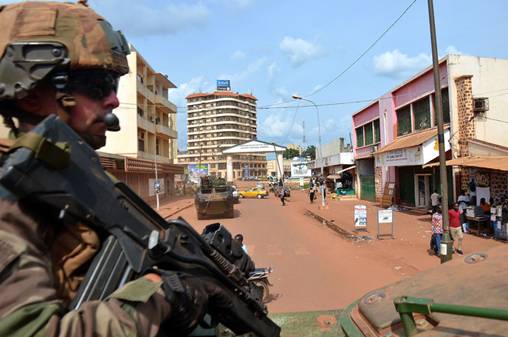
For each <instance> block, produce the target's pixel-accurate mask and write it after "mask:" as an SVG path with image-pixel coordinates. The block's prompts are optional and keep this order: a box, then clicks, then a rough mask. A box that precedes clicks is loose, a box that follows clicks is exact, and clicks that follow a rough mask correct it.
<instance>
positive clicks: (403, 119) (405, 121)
mask: <svg viewBox="0 0 508 337" xmlns="http://www.w3.org/2000/svg"><path fill="white" fill-rule="evenodd" d="M408 133H411V108H410V106H409V105H407V106H405V107H403V108H401V109H398V110H397V136H402V135H407V134H408Z"/></svg>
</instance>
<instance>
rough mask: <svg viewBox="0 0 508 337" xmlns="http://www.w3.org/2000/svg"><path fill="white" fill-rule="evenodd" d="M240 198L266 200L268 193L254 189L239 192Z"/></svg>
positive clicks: (261, 189)
mask: <svg viewBox="0 0 508 337" xmlns="http://www.w3.org/2000/svg"><path fill="white" fill-rule="evenodd" d="M238 195H239V197H240V198H258V199H261V198H266V197H267V196H268V192H267V191H266V190H265V189H264V188H259V187H253V188H249V189H248V190H245V191H240V192H238Z"/></svg>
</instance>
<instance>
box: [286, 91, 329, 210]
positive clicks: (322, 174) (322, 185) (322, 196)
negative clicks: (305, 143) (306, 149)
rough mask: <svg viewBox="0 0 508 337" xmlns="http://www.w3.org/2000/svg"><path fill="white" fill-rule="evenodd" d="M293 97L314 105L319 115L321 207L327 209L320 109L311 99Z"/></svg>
mask: <svg viewBox="0 0 508 337" xmlns="http://www.w3.org/2000/svg"><path fill="white" fill-rule="evenodd" d="M292 97H293V99H296V100H302V101H306V102H309V103H311V104H312V105H314V108H316V115H317V122H318V143H319V157H320V158H319V159H320V167H321V178H322V179H323V183H322V184H320V186H319V188H320V190H321V207H323V208H325V206H326V200H325V190H326V186H325V185H326V178H325V175H324V168H323V165H324V162H323V150H322V146H321V122H320V120H319V108H318V106H317V105H316V103H314V101H311V100H310V99H306V98H303V97H301V96H298V95H293V96H292ZM316 154H317V153H316ZM316 162H317V155H316Z"/></svg>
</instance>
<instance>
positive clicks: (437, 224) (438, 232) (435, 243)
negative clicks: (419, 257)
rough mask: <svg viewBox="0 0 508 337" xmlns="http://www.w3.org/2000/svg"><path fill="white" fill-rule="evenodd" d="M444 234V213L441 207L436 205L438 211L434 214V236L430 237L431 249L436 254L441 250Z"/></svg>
mask: <svg viewBox="0 0 508 337" xmlns="http://www.w3.org/2000/svg"><path fill="white" fill-rule="evenodd" d="M442 235H443V214H441V207H439V206H438V207H436V212H435V213H434V214H432V237H431V239H430V251H429V252H434V254H435V255H439V254H440V252H441V236H442Z"/></svg>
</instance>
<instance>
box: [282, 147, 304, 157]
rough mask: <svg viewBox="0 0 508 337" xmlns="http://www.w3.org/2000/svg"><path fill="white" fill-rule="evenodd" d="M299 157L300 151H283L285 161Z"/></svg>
mask: <svg viewBox="0 0 508 337" xmlns="http://www.w3.org/2000/svg"><path fill="white" fill-rule="evenodd" d="M299 156H300V151H298V150H296V149H286V151H284V158H285V159H293V158H294V157H299Z"/></svg>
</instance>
